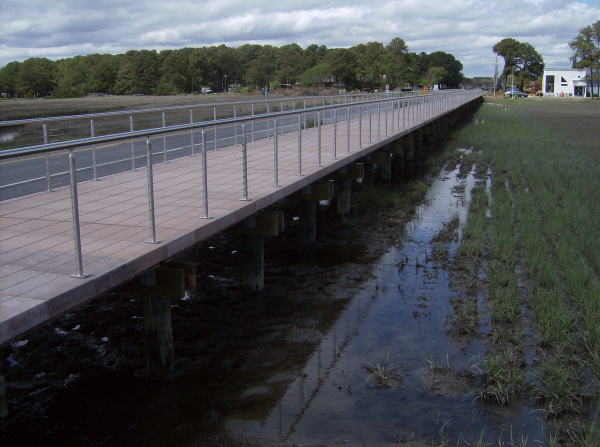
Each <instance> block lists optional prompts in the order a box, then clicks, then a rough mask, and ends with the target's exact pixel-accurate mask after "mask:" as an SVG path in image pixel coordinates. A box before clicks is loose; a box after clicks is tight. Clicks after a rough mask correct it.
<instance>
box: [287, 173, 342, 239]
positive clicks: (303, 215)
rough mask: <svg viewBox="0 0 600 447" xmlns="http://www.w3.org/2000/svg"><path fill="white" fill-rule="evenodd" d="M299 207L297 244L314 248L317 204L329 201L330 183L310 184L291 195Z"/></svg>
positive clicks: (331, 194) (331, 192) (331, 195)
mask: <svg viewBox="0 0 600 447" xmlns="http://www.w3.org/2000/svg"><path fill="white" fill-rule="evenodd" d="M293 197H294V198H295V199H297V200H298V206H299V207H300V213H299V214H300V216H299V217H300V228H299V230H300V231H299V234H298V242H299V243H300V245H304V246H308V247H310V246H314V245H315V244H316V242H317V203H318V202H319V201H321V200H331V198H332V197H333V184H332V183H331V182H324V183H311V184H310V185H307V186H305V187H304V188H302V189H301V190H300V191H298V192H297V193H295V194H294V195H293Z"/></svg>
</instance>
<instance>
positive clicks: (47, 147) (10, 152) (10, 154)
mask: <svg viewBox="0 0 600 447" xmlns="http://www.w3.org/2000/svg"><path fill="white" fill-rule="evenodd" d="M434 92H435V91H434ZM462 93H463V91H460V93H458V92H457V91H455V90H453V91H448V92H443V93H440V92H435V93H433V92H432V93H428V94H427V95H422V94H421V95H419V96H416V97H417V98H426V97H433V96H442V95H454V94H462ZM411 97H413V96H407V97H404V98H411ZM402 99H403V98H402V97H394V98H382V99H373V100H369V101H361V102H356V103H352V105H355V106H356V105H361V104H362V105H367V104H373V103H381V102H389V101H398V100H402ZM349 105H350V104H348V103H345V104H333V105H326V106H317V107H311V108H310V109H296V110H287V111H284V112H281V111H280V112H270V113H263V114H259V115H244V116H238V117H235V118H222V119H218V120H211V121H199V122H196V123H187V124H176V125H174V126H168V127H156V128H153V129H145V130H135V131H133V132H124V133H117V134H112V135H104V136H98V137H88V138H80V139H77V140H69V141H59V142H55V143H47V144H38V145H35V146H25V147H20V148H15V149H4V150H0V160H3V159H9V158H16V157H20V156H24V155H34V154H43V153H47V152H54V151H59V150H68V149H74V148H77V147H82V146H92V145H97V144H102V143H111V142H114V141H121V140H130V139H132V138H137V137H150V136H155V135H163V134H169V133H173V132H178V131H184V130H193V129H201V128H203V127H209V126H210V127H212V126H215V125H225V124H235V123H242V122H249V121H253V120H256V121H259V120H264V119H266V118H275V117H282V116H288V115H298V114H302V113H306V112H309V111H310V112H316V111H319V110H327V109H335V108H339V107H348V106H349Z"/></svg>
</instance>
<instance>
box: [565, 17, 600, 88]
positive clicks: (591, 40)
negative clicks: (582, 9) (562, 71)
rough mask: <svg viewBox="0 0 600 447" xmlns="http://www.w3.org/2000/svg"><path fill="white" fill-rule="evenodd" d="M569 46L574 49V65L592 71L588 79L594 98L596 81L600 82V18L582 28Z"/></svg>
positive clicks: (572, 57)
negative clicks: (590, 82)
mask: <svg viewBox="0 0 600 447" xmlns="http://www.w3.org/2000/svg"><path fill="white" fill-rule="evenodd" d="M569 46H570V47H571V49H572V50H573V51H574V53H573V56H571V60H572V61H573V67H575V68H586V69H588V70H589V71H590V75H589V76H588V78H587V79H588V80H591V81H592V92H591V93H592V98H594V97H595V96H594V81H598V82H600V20H598V21H597V22H595V23H594V24H592V25H588V26H586V27H584V28H581V29H580V30H579V34H578V35H577V37H575V39H574V40H573V41H572V42H569ZM598 97H600V92H599V94H598Z"/></svg>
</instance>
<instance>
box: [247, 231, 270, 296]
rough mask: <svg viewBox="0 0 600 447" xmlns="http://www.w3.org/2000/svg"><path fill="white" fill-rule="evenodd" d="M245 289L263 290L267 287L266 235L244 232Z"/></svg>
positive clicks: (250, 290) (251, 290) (252, 290)
mask: <svg viewBox="0 0 600 447" xmlns="http://www.w3.org/2000/svg"><path fill="white" fill-rule="evenodd" d="M243 239H244V290H246V291H248V292H261V291H262V290H263V289H264V288H265V274H264V256H265V237H264V236H263V235H262V234H244V235H243Z"/></svg>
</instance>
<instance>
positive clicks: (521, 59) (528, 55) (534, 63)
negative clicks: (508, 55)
mask: <svg viewBox="0 0 600 447" xmlns="http://www.w3.org/2000/svg"><path fill="white" fill-rule="evenodd" d="M544 66H545V64H544V59H543V58H542V56H541V55H540V54H539V53H538V52H537V51H535V48H534V47H533V46H532V45H531V44H529V43H527V42H525V43H522V44H521V47H520V54H519V56H517V70H518V73H519V74H520V75H521V91H523V86H524V85H525V82H528V81H532V80H534V79H536V78H537V77H538V76H541V75H543V74H544Z"/></svg>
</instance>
